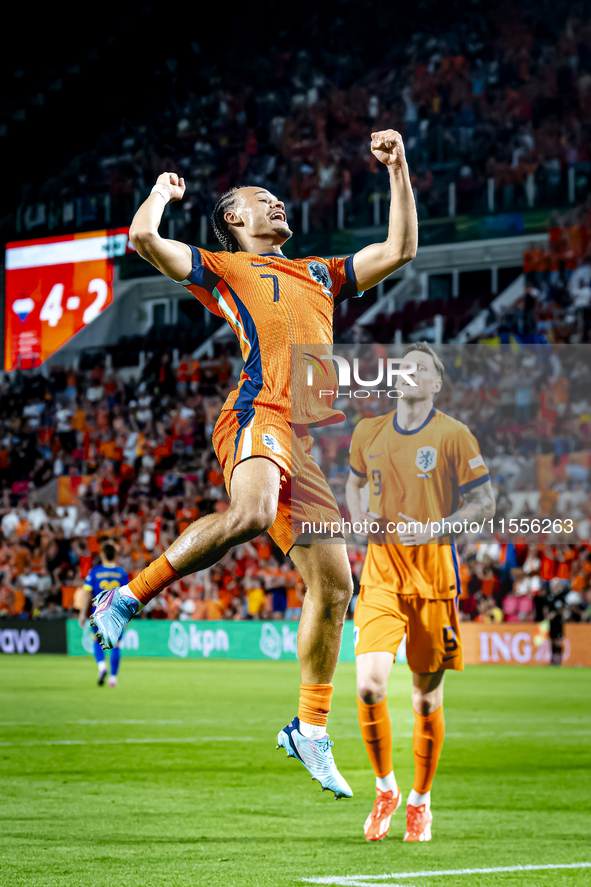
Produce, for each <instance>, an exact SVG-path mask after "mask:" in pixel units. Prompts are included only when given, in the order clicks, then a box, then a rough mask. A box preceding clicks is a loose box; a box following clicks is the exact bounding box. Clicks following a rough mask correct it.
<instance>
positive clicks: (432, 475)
mask: <svg viewBox="0 0 591 887" xmlns="http://www.w3.org/2000/svg"><path fill="white" fill-rule="evenodd" d="M350 468H351V471H352V472H353V473H354V474H356V475H357V476H358V477H367V479H368V482H369V508H368V510H369V511H370V512H372V513H374V514H378V515H380V516H381V518H382V519H383V521H382V524H383V525H386V524H387V523H388V522H395V523H396V524H398V523H400V522H404V519H403V518H402V517H400V514H404V515H407V516H408V517H410V518H413V519H414V520H416V521H420V522H421V523H422V524H425V523H427V522H428V521H441V520H442V519H443V518H446V517H449V515H450V514H452V513H453V512H454V511H456V510H457V509H458V507H459V506H460V502H461V498H462V495H463V494H464V493H466V492H468V490H471V489H473V488H474V487H477V486H480V485H481V484H484V483H486V481H488V480H489V478H490V475H489V473H488V469H487V467H486V465H485V464H484V459H483V458H482V455H481V453H480V449H479V446H478V442H477V440H476V438H475V437H474V435H473V434H472V432H471V431H470V429H469V428H468V427H467V426H466V425H464V424H462V423H461V422H458V421H457V420H456V419H452V418H451V417H450V416H447V415H445V413H442V412H441V411H440V410H436V409H435V408H433V409H432V410H431V412H430V413H429V416H428V417H427V419H426V420H425V422H424V423H423V425H421V426H420V428H417V429H415V430H413V431H405V430H404V429H402V428H400V426H399V425H398V422H397V420H396V413H395V412H394V413H388V414H387V415H385V416H378V417H375V418H371V419H362V420H361V421H360V422H359V423H358V425H357V426H356V428H355V431H354V432H353V438H352V441H351V452H350ZM390 530H391V532H389V533H387V534H384V535H383V536H371V537H370V541H369V543H368V548H367V555H366V558H365V563H364V565H363V572H362V574H361V580H360V581H361V584H362V585H370V586H374V587H376V588H384V589H387V590H390V591H393V592H396V593H397V594H418V595H420V597H423V598H431V599H434V598H442V599H449V598H454V597H455V596H456V595H457V594H459V593H460V591H461V585H460V577H459V563H458V557H457V552H456V549H455V544H454V540H453V536H445V537H442V538H439V539H436V540H435V541H434V542H433V543H429V544H425V545H417V546H404V545H402V544H401V542H400V540H399V538H398V534H397V533H396V532H395V528H394V527H391V528H390ZM380 538H384V539H386V540H387V541H385V542H380V541H378V540H379V539H380Z"/></svg>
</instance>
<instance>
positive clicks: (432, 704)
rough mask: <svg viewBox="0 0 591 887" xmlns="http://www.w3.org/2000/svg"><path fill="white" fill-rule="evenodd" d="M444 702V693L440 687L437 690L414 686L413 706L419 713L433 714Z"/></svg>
mask: <svg viewBox="0 0 591 887" xmlns="http://www.w3.org/2000/svg"><path fill="white" fill-rule="evenodd" d="M442 702H443V693H442V692H440V691H439V688H437V689H435V690H429V691H427V690H422V689H420V688H419V687H413V691H412V707H413V708H414V710H415V711H416V712H418V714H420V715H423V716H426V715H430V714H432V713H433V712H434V711H435V710H436V709H437V708H439V706H440V705H441V704H442Z"/></svg>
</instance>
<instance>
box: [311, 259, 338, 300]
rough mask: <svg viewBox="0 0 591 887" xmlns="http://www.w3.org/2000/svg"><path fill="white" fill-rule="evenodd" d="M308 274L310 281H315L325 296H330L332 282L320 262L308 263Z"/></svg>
mask: <svg viewBox="0 0 591 887" xmlns="http://www.w3.org/2000/svg"><path fill="white" fill-rule="evenodd" d="M308 274H309V275H310V277H311V278H312V280H315V281H316V283H319V284H320V286H321V287H322V289H323V290H324V291H325V292H326V293H327V295H330V288H331V286H332V280H331V279H330V274H329V273H328V268H327V267H326V265H323V264H322V262H308Z"/></svg>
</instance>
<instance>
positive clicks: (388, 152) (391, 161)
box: [158, 129, 406, 181]
mask: <svg viewBox="0 0 591 887" xmlns="http://www.w3.org/2000/svg"><path fill="white" fill-rule="evenodd" d="M371 151H372V154H374V155H375V157H377V159H378V160H379V161H380V163H384V164H385V165H386V166H394V167H400V166H402V165H403V164H404V163H405V162H406V157H405V154H404V145H403V143H402V136H401V135H400V133H399V132H396V131H395V130H393V129H384V130H383V131H382V132H372V134H371ZM158 181H160V180H158Z"/></svg>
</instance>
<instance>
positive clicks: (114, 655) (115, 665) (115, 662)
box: [111, 647, 121, 677]
mask: <svg viewBox="0 0 591 887" xmlns="http://www.w3.org/2000/svg"><path fill="white" fill-rule="evenodd" d="M120 660H121V650H120V649H119V647H113V649H112V650H111V676H112V677H117V672H118V671H119V662H120Z"/></svg>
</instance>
